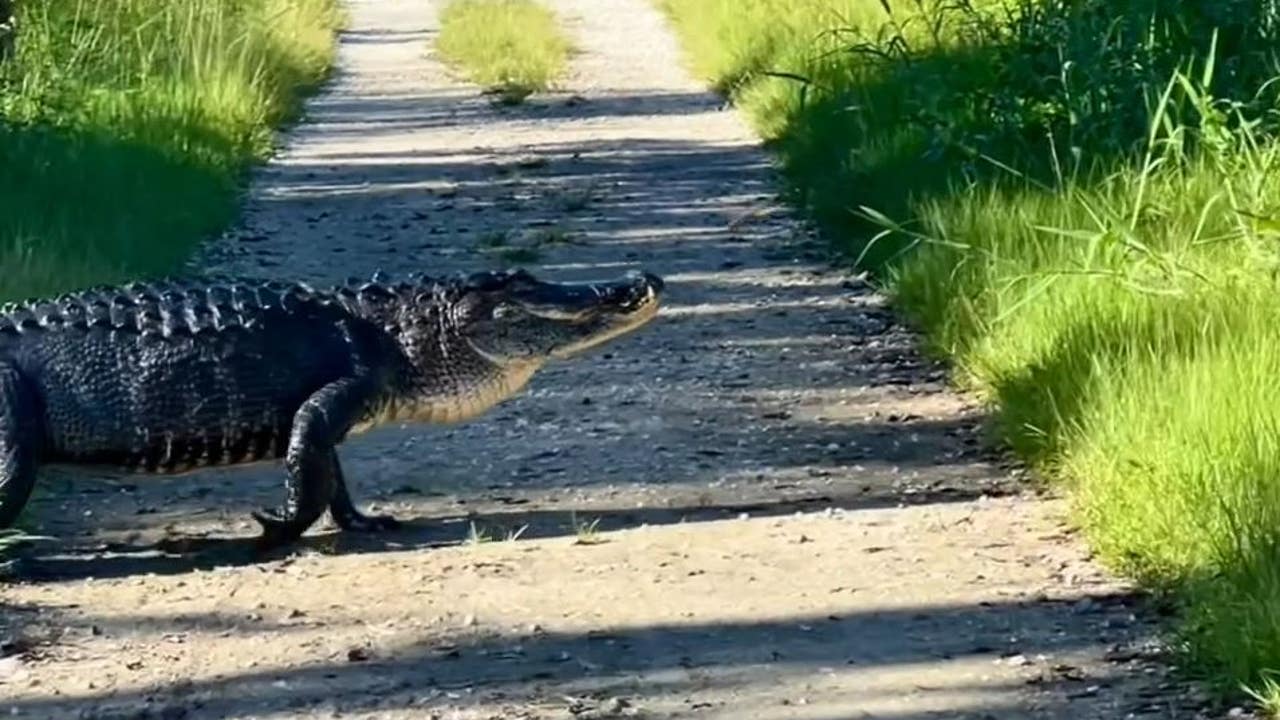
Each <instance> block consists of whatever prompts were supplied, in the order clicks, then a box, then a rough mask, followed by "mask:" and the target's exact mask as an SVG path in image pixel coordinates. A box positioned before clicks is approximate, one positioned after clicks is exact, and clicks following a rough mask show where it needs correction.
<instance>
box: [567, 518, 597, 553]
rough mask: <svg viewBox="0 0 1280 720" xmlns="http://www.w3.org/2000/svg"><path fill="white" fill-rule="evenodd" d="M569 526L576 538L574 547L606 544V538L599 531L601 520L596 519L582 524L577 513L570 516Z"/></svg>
mask: <svg viewBox="0 0 1280 720" xmlns="http://www.w3.org/2000/svg"><path fill="white" fill-rule="evenodd" d="M569 524H570V525H571V526H572V527H573V533H574V535H575V536H576V537H575V539H574V541H573V544H574V545H599V544H600V543H602V542H604V538H603V537H602V536H601V535H600V532H599V530H598V529H597V528H598V526H599V525H600V518H596V519H594V520H592V521H591V522H589V523H588V522H580V521H579V520H578V514H577V513H571V514H570V516H569Z"/></svg>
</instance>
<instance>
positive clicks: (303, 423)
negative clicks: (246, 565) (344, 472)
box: [253, 379, 368, 550]
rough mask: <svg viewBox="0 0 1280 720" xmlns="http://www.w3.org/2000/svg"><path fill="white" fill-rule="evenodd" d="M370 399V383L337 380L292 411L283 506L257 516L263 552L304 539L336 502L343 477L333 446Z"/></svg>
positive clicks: (259, 512) (263, 511)
mask: <svg viewBox="0 0 1280 720" xmlns="http://www.w3.org/2000/svg"><path fill="white" fill-rule="evenodd" d="M367 397H368V390H367V384H365V383H362V382H360V381H359V380H357V379H346V380H339V381H336V382H333V383H330V384H329V385H326V386H325V387H323V388H321V389H320V390H319V391H317V392H316V393H315V394H314V395H312V396H311V397H310V398H308V399H307V401H306V402H304V403H303V404H302V407H300V408H298V411H297V412H296V413H294V416H293V429H292V431H291V432H290V434H289V450H288V452H287V453H286V454H285V462H284V464H285V470H286V471H287V476H286V479H285V502H284V507H282V508H280V509H279V510H259V511H255V512H254V513H253V517H254V519H255V520H257V521H258V523H259V524H261V525H262V535H261V536H260V537H259V538H258V547H259V549H261V550H271V549H274V548H277V547H280V546H282V545H287V544H289V543H291V542H293V541H295V540H297V539H298V538H300V537H302V534H303V533H304V532H306V531H307V529H308V528H310V527H311V526H312V525H313V524H315V522H316V520H318V519H320V516H321V515H323V514H324V511H325V509H326V508H327V507H329V504H330V503H331V502H333V499H334V494H335V492H336V491H337V488H338V478H339V469H338V465H337V463H335V462H333V458H334V446H335V445H336V444H337V442H338V440H339V439H341V438H342V436H343V435H344V434H345V433H346V431H347V430H348V429H349V428H350V427H351V425H352V423H353V421H354V418H355V417H356V416H357V415H358V413H359V411H360V409H361V408H363V407H364V406H365V404H366V398H367Z"/></svg>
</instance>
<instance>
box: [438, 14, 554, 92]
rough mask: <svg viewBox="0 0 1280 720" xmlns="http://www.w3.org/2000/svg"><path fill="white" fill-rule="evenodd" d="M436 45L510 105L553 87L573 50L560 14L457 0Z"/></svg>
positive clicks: (444, 19)
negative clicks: (559, 21)
mask: <svg viewBox="0 0 1280 720" xmlns="http://www.w3.org/2000/svg"><path fill="white" fill-rule="evenodd" d="M435 47H436V50H437V52H439V54H440V56H441V58H443V59H444V60H445V62H447V63H449V64H450V65H452V66H453V67H455V68H457V69H458V70H459V71H461V72H462V73H463V74H464V75H465V76H466V77H467V79H469V80H470V81H472V82H474V83H476V84H477V85H481V86H483V87H484V88H485V89H486V90H487V91H489V92H493V93H495V94H497V95H499V96H500V97H501V98H502V99H503V100H505V101H506V102H510V103H518V102H521V101H523V100H524V99H525V98H526V97H528V96H529V95H531V94H533V93H535V92H542V91H545V90H547V89H549V88H550V87H551V84H552V83H553V82H554V81H555V80H556V78H558V77H559V76H560V74H561V73H563V72H564V70H565V68H566V67H567V65H568V61H569V53H570V52H572V45H571V44H570V42H569V40H568V38H567V37H566V36H565V34H564V33H563V32H562V30H561V29H560V26H559V24H558V21H557V20H556V17H555V15H554V14H552V12H551V11H550V10H548V9H547V8H545V7H543V6H542V5H540V4H539V3H537V2H535V1H534V0H451V2H449V4H448V5H447V6H445V8H444V9H443V10H442V11H441V13H440V34H439V36H438V37H437V38H436V40H435Z"/></svg>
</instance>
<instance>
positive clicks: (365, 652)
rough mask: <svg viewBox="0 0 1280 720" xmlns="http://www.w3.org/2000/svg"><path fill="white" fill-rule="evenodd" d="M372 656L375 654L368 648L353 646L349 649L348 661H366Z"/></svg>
mask: <svg viewBox="0 0 1280 720" xmlns="http://www.w3.org/2000/svg"><path fill="white" fill-rule="evenodd" d="M371 657H373V655H372V654H371V653H370V652H369V649H368V648H363V647H353V648H351V649H350V650H348V651H347V661H348V662H364V661H365V660H368V659H369V658H371Z"/></svg>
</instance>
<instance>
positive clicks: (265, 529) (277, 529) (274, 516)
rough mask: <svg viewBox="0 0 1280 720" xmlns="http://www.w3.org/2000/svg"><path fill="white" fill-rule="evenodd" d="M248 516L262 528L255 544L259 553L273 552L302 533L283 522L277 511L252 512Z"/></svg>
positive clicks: (291, 524)
mask: <svg viewBox="0 0 1280 720" xmlns="http://www.w3.org/2000/svg"><path fill="white" fill-rule="evenodd" d="M250 514H251V515H252V516H253V519H254V520H257V521H258V524H259V525H261V526H262V534H261V535H259V536H258V540H257V543H256V544H257V548H258V551H259V552H266V551H268V550H274V549H276V548H279V547H282V546H284V545H288V544H289V543H291V542H293V541H294V540H297V539H298V538H299V537H302V532H301V531H299V530H297V529H296V528H295V526H294V524H293V523H290V522H289V521H288V520H285V519H284V518H283V517H282V516H281V514H280V511H279V510H269V509H263V510H254V511H253V512H251V513H250Z"/></svg>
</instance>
